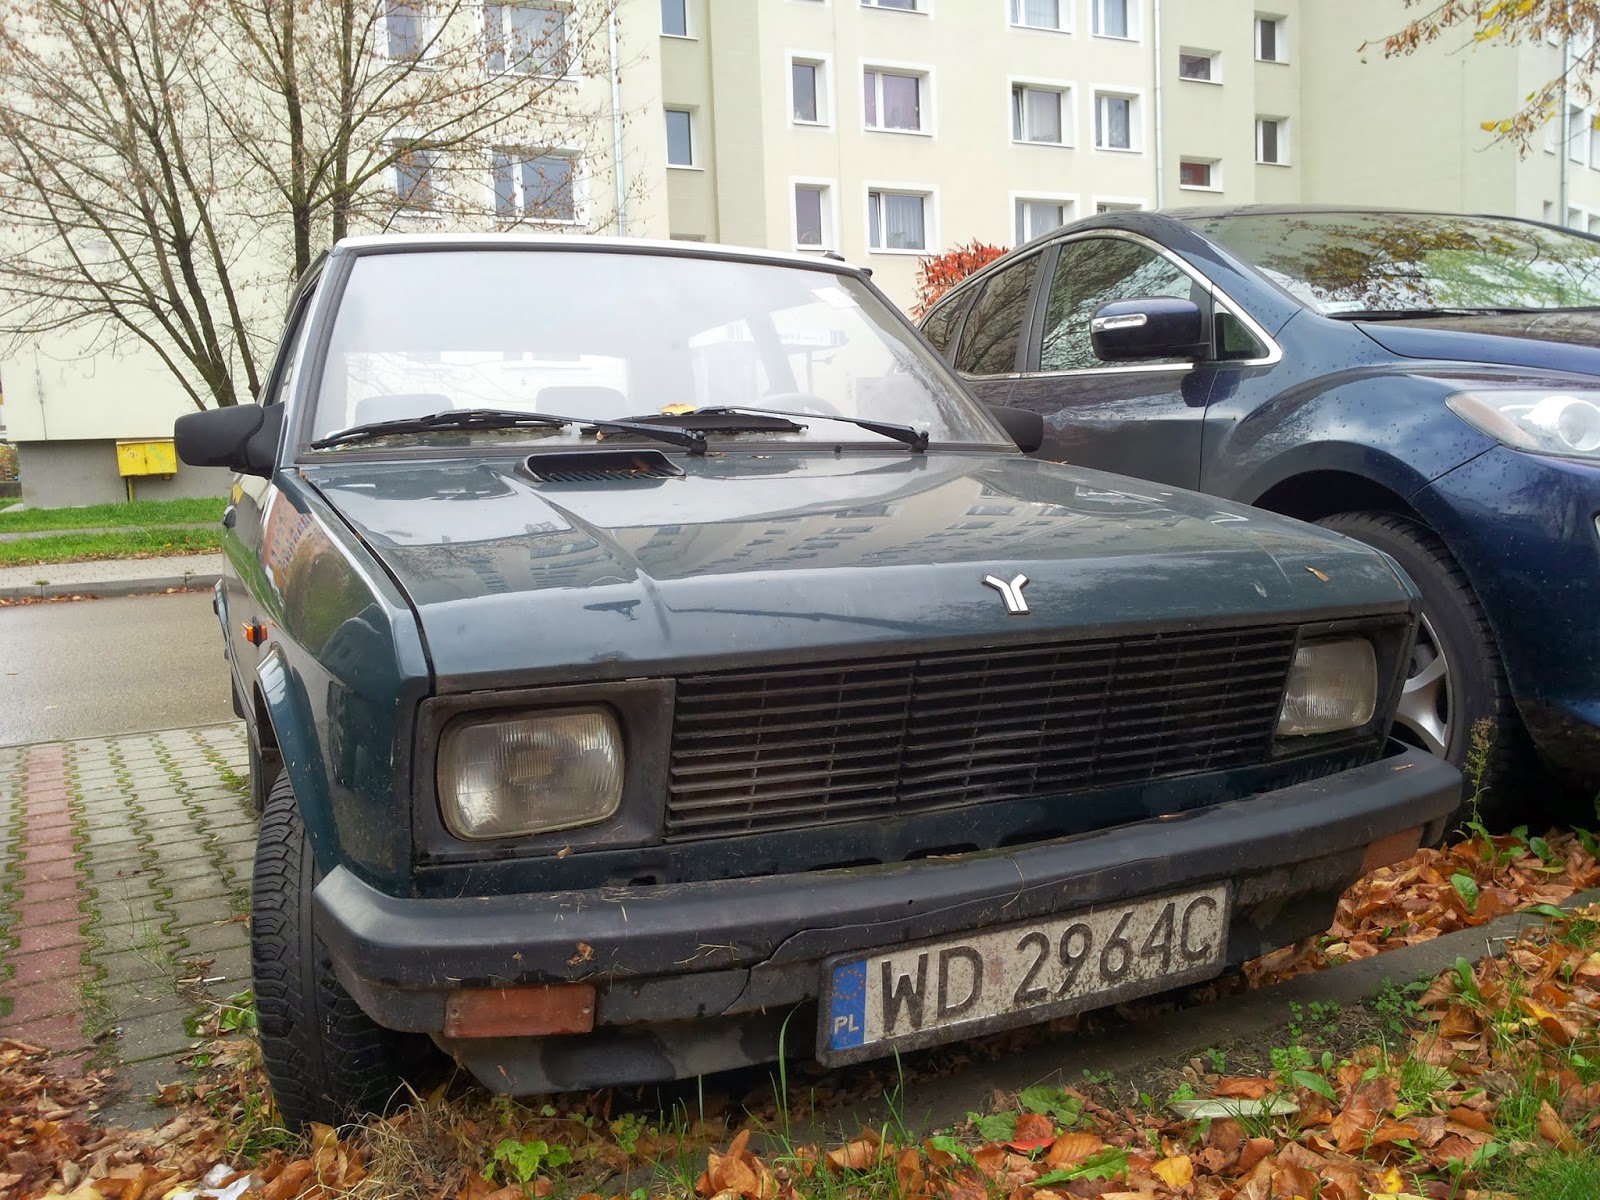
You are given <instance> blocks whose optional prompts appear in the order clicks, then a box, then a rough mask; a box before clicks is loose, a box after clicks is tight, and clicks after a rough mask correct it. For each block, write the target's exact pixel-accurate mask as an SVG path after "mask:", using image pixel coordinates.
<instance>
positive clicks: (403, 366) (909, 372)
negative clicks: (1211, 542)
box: [312, 246, 1006, 450]
mask: <svg viewBox="0 0 1600 1200" xmlns="http://www.w3.org/2000/svg"><path fill="white" fill-rule="evenodd" d="M722 406H731V407H757V408H769V409H779V410H784V411H791V412H797V413H802V414H806V415H804V416H802V417H798V418H796V421H795V422H794V424H795V425H798V426H799V429H798V430H796V429H795V428H794V425H791V426H790V427H789V428H787V429H783V430H781V431H779V432H767V433H763V434H758V435H751V436H752V438H753V440H760V441H770V442H772V443H774V444H787V443H812V444H816V443H821V442H826V443H828V444H837V443H840V442H851V443H856V442H870V443H874V444H877V443H879V442H881V441H882V437H881V435H875V434H871V433H862V432H861V431H860V430H858V429H856V428H853V427H851V426H850V425H848V424H845V423H843V422H841V421H837V420H828V419H827V418H828V417H829V416H830V415H833V416H840V417H859V418H866V419H869V420H874V421H881V422H893V423H899V424H903V425H907V426H912V427H914V428H915V429H916V430H917V431H919V432H921V431H926V432H927V434H928V436H929V438H930V439H931V440H932V441H933V442H936V443H938V442H943V443H946V444H965V445H996V444H1000V445H1004V444H1006V438H1005V434H1004V432H1003V431H1002V430H1000V428H999V427H998V426H996V425H995V424H994V423H993V422H992V420H991V419H990V418H989V417H988V415H987V414H986V413H985V412H984V411H983V410H981V409H980V408H979V407H978V406H977V405H976V404H974V403H973V402H972V401H971V399H970V398H969V397H968V396H967V395H966V394H965V393H963V392H962V390H961V388H960V386H959V384H958V383H956V382H955V381H954V380H953V379H952V378H951V376H950V374H949V372H948V371H947V370H946V368H945V367H944V365H943V364H942V363H940V362H939V361H938V360H937V359H936V358H935V357H934V356H933V355H932V354H930V353H929V352H928V351H927V350H926V348H925V347H923V346H922V344H921V343H920V342H919V341H918V340H917V338H916V336H915V334H914V333H912V332H911V331H910V330H909V329H908V328H906V326H905V325H904V323H903V322H901V321H900V320H899V319H898V318H897V317H896V316H895V314H894V313H893V311H892V310H891V309H890V308H889V307H888V305H886V304H884V303H883V301H882V300H880V299H879V298H878V297H877V296H876V295H875V294H874V293H873V292H872V291H871V290H870V289H869V288H867V287H865V286H863V285H862V283H861V282H860V281H859V280H857V279H856V278H854V277H853V276H851V275H848V274H837V273H833V272H829V271H823V270H813V269H807V268H805V267H802V266H787V265H783V264H778V263H759V262H739V261H730V260H727V259H719V258H713V257H708V256H695V255H671V254H661V253H652V252H648V251H636V252H634V251H630V252H608V251H603V250H573V249H567V248H550V247H524V248H516V247H514V246H508V247H507V248H505V249H493V250H480V249H461V250H456V249H433V248H428V249H419V250H416V251H406V252H400V253H395V252H390V253H382V254H361V255H358V256H357V258H356V259H355V263H354V265H353V267H352V268H351V272H350V277H349V281H348V282H347V283H346V285H345V287H344V290H343V292H342V294H341V295H340V297H339V301H338V312H337V315H336V317H335V319H334V325H333V336H332V340H331V342H330V344H329V347H328V352H327V355H326V358H325V360H324V365H323V367H322V375H321V380H320V386H319V387H318V389H317V398H316V412H315V415H314V418H313V426H312V428H313V433H312V437H313V439H322V438H327V437H329V435H331V434H335V433H337V432H339V431H341V430H348V429H351V428H353V427H358V426H364V425H370V424H374V423H379V422H385V421H407V420H412V419H415V418H420V417H429V416H433V415H435V414H441V413H443V414H448V413H450V412H451V411H452V410H481V409H491V410H495V411H496V412H498V413H506V412H510V413H524V414H528V415H529V417H530V418H534V417H537V416H539V415H559V416H568V417H573V418H576V419H577V420H578V421H580V422H582V421H606V420H610V421H617V420H627V419H629V418H640V417H643V418H645V419H652V418H655V417H659V416H660V415H662V414H666V415H681V414H684V413H688V412H690V411H692V410H696V409H702V408H716V407H722ZM813 414H814V416H813ZM385 436H386V437H390V438H391V443H392V444H393V445H394V446H396V447H397V448H404V449H407V450H411V449H414V448H424V447H427V446H430V445H438V444H455V443H460V442H462V441H463V440H488V441H522V442H538V443H540V444H541V445H543V446H546V447H550V448H555V447H567V446H570V445H575V444H589V445H592V444H594V441H595V438H594V430H593V429H592V428H591V429H589V430H588V432H585V431H584V429H583V428H582V427H581V426H580V425H567V426H554V427H550V426H539V425H537V424H535V423H533V422H531V421H530V422H524V423H523V424H522V425H520V426H517V427H515V428H495V429H493V430H486V431H484V432H482V433H481V434H480V433H478V432H473V431H470V430H468V431H464V430H461V429H459V428H451V429H449V430H438V431H429V430H422V431H418V430H410V431H406V432H403V433H398V434H395V435H385ZM370 444H371V443H370V441H365V442H351V443H349V444H348V445H351V446H354V445H370ZM343 448H345V447H343V446H339V447H335V450H338V449H343Z"/></svg>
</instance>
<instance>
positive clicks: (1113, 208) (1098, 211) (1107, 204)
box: [1094, 200, 1144, 216]
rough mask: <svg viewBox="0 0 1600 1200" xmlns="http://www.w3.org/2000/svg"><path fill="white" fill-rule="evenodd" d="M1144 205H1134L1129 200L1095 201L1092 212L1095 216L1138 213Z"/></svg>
mask: <svg viewBox="0 0 1600 1200" xmlns="http://www.w3.org/2000/svg"><path fill="white" fill-rule="evenodd" d="M1143 207H1144V205H1142V204H1136V203H1134V202H1133V201H1131V200H1096V201H1095V203H1094V211H1095V215H1096V216H1100V215H1102V214H1104V213H1114V212H1138V211H1139V210H1140V209H1142V208H1143Z"/></svg>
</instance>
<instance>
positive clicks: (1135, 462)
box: [967, 233, 1215, 488]
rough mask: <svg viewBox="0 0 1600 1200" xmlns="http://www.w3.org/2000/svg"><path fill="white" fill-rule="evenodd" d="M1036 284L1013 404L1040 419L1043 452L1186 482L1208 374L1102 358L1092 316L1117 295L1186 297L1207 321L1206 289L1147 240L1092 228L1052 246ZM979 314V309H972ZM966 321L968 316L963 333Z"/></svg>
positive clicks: (1195, 460) (1191, 474)
mask: <svg viewBox="0 0 1600 1200" xmlns="http://www.w3.org/2000/svg"><path fill="white" fill-rule="evenodd" d="M1045 269H1046V270H1047V271H1048V273H1049V278H1048V282H1047V283H1046V284H1045V286H1042V287H1040V288H1039V289H1038V291H1039V298H1038V303H1037V304H1036V305H1035V314H1034V321H1033V327H1032V331H1031V333H1030V336H1029V338H1028V340H1027V345H1026V346H1025V348H1024V356H1023V364H1022V365H1023V370H1022V373H1021V375H1020V376H1019V377H1018V379H1017V380H1016V381H1015V383H1014V384H1013V386H1012V387H1011V389H1010V393H1009V394H1010V399H1009V401H1008V403H1009V404H1011V405H1012V406H1013V407H1015V408H1026V409H1031V410H1033V411H1034V412H1037V413H1039V414H1041V415H1042V416H1043V417H1044V422H1045V440H1044V444H1043V445H1041V446H1040V448H1039V450H1038V451H1037V452H1036V456H1037V457H1040V458H1048V459H1052V460H1054V461H1058V462H1070V463H1076V464H1078V465H1080V466H1085V467H1095V468H1098V469H1100V470H1105V471H1115V472H1117V473H1119V474H1122V475H1134V476H1138V477H1139V478H1142V479H1152V480H1156V481H1158V482H1160V483H1169V484H1175V485H1177V486H1179V487H1186V488H1193V487H1196V486H1198V484H1199V482H1200V449H1201V431H1202V429H1203V427H1204V423H1205V413H1206V401H1207V399H1208V397H1209V394H1210V391H1211V383H1212V379H1213V377H1214V375H1215V371H1214V370H1213V369H1212V368H1211V367H1209V366H1204V365H1200V366H1197V365H1196V364H1194V363H1192V362H1185V361H1179V360H1173V359H1164V360H1156V361H1152V362H1139V363H1108V362H1103V361H1101V360H1100V359H1099V358H1097V357H1096V356H1095V352H1094V346H1093V344H1092V343H1091V342H1090V338H1089V322H1090V320H1091V318H1092V317H1093V316H1094V313H1095V310H1096V309H1098V308H1099V307H1100V306H1101V305H1103V304H1108V303H1110V302H1112V301H1114V300H1135V299H1139V298H1142V297H1151V296H1166V297H1175V298H1179V299H1185V300H1193V301H1194V302H1195V303H1196V304H1198V305H1199V306H1200V309H1201V313H1202V315H1203V316H1204V318H1205V320H1206V322H1207V324H1208V325H1209V323H1210V314H1211V298H1210V289H1209V288H1208V287H1207V285H1206V284H1205V282H1204V281H1203V280H1202V279H1200V278H1199V277H1198V276H1197V275H1195V274H1193V273H1191V272H1190V271H1188V270H1186V269H1185V268H1183V267H1181V266H1179V265H1178V264H1177V262H1175V261H1174V260H1173V259H1172V258H1170V257H1168V256H1167V255H1166V254H1165V253H1164V252H1162V251H1161V250H1160V248H1159V247H1157V246H1156V245H1155V244H1154V243H1153V242H1148V241H1146V240H1145V239H1143V238H1135V237H1130V236H1127V235H1123V234H1110V233H1093V234H1086V235H1083V236H1080V237H1076V238H1071V239H1069V240H1066V241H1063V242H1060V243H1057V245H1056V247H1055V249H1054V256H1053V258H1052V260H1051V261H1050V262H1049V263H1048V264H1046V268H1045ZM973 316H974V317H976V316H977V313H976V311H974V314H973ZM972 324H973V319H972V318H969V319H968V321H967V327H968V329H970V328H971V327H972Z"/></svg>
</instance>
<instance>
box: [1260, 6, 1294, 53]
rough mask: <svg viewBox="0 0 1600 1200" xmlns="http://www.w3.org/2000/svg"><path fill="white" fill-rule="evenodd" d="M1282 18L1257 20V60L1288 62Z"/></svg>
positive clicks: (1261, 18)
mask: <svg viewBox="0 0 1600 1200" xmlns="http://www.w3.org/2000/svg"><path fill="white" fill-rule="evenodd" d="M1288 56H1289V47H1288V46H1286V45H1285V44H1284V37H1283V18H1282V17H1257V18H1256V58H1257V59H1259V60H1260V61H1262V62H1288V61H1289V57H1288Z"/></svg>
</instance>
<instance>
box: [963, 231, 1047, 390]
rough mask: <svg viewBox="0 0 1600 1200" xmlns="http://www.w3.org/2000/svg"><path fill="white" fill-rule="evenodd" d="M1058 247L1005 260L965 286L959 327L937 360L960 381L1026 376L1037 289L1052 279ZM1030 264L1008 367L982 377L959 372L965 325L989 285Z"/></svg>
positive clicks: (1038, 298) (1039, 294)
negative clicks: (954, 373)
mask: <svg viewBox="0 0 1600 1200" xmlns="http://www.w3.org/2000/svg"><path fill="white" fill-rule="evenodd" d="M1058 245H1059V243H1055V244H1050V245H1045V246H1041V247H1039V249H1037V250H1035V251H1033V252H1032V253H1030V254H1023V255H1018V256H1017V257H1015V258H1010V257H1008V258H1007V260H1006V261H1005V262H1004V263H1001V264H998V265H997V266H996V267H995V268H994V269H993V270H985V271H984V272H983V274H982V277H981V278H974V279H973V281H972V283H971V284H970V285H966V286H967V290H968V291H969V293H970V296H969V298H968V299H967V301H966V311H965V312H964V313H962V314H961V320H960V326H959V328H957V329H955V330H954V331H953V333H952V335H951V343H950V353H949V354H947V355H941V356H940V357H942V358H944V360H945V361H946V362H947V363H949V364H950V369H951V370H952V371H954V372H956V374H958V375H960V376H961V378H962V379H975V380H990V379H1014V378H1017V377H1018V376H1020V375H1022V374H1024V373H1026V371H1027V364H1028V363H1029V362H1030V361H1031V357H1030V356H1032V355H1033V331H1034V326H1035V324H1036V318H1037V316H1038V314H1039V312H1040V311H1041V310H1040V301H1041V299H1042V298H1043V295H1042V291H1041V287H1042V285H1043V281H1044V280H1045V279H1046V278H1053V277H1054V272H1055V261H1056V255H1057V246H1058ZM1030 261H1031V262H1032V264H1033V279H1032V281H1031V282H1030V283H1029V285H1028V295H1027V297H1026V298H1025V299H1024V300H1023V302H1022V313H1021V316H1020V319H1019V320H1018V322H1017V346H1016V350H1015V352H1014V353H1013V354H1012V356H1011V366H1010V367H1009V368H1007V369H1006V370H1004V371H997V372H993V373H990V374H986V375H978V374H973V373H970V372H967V371H963V370H961V368H959V367H957V366H956V360H957V359H958V358H959V357H960V354H961V351H962V349H963V343H964V341H965V339H966V333H967V321H968V318H969V317H971V316H972V315H973V314H974V313H975V312H977V310H978V305H979V304H981V303H982V302H983V295H984V293H985V292H986V291H987V290H988V288H989V285H990V284H991V283H993V282H994V281H995V280H996V279H999V278H1000V277H1001V276H1002V275H1003V274H1005V273H1006V272H1007V271H1012V270H1016V269H1017V268H1018V267H1020V266H1022V264H1023V263H1025V262H1030Z"/></svg>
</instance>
